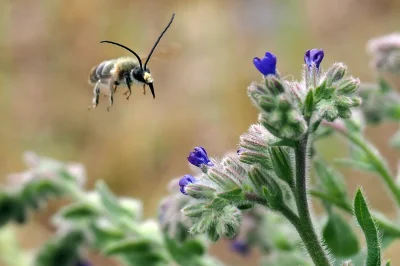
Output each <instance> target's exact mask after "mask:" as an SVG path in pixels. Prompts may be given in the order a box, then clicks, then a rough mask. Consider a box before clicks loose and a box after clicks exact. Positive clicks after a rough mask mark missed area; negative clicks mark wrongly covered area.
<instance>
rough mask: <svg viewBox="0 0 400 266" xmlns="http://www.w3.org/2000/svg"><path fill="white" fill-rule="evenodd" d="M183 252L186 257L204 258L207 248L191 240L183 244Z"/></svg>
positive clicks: (199, 242)
mask: <svg viewBox="0 0 400 266" xmlns="http://www.w3.org/2000/svg"><path fill="white" fill-rule="evenodd" d="M182 251H183V253H184V254H186V255H187V254H191V255H194V256H203V255H204V254H205V252H206V248H205V246H204V244H203V243H202V242H201V241H199V240H196V239H190V240H187V241H185V242H184V243H183V246H182Z"/></svg>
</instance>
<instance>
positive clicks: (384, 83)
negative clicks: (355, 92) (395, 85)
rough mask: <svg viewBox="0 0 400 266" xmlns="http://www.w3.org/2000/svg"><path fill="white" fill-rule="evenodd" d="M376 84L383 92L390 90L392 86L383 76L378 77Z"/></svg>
mask: <svg viewBox="0 0 400 266" xmlns="http://www.w3.org/2000/svg"><path fill="white" fill-rule="evenodd" d="M378 84H379V88H380V91H381V92H383V93H387V92H389V91H391V90H392V87H391V86H390V85H389V83H388V82H387V81H386V80H384V79H383V78H380V79H379V80H378Z"/></svg>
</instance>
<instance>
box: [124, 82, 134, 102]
mask: <svg viewBox="0 0 400 266" xmlns="http://www.w3.org/2000/svg"><path fill="white" fill-rule="evenodd" d="M125 83H126V86H127V87H128V91H127V92H125V93H124V95H128V96H127V97H126V99H127V100H129V97H131V94H132V90H131V85H132V81H131V79H130V78H126V79H125Z"/></svg>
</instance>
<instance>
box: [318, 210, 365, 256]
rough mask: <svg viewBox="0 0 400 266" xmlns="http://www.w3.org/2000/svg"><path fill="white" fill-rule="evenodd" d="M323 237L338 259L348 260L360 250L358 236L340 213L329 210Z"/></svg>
mask: <svg viewBox="0 0 400 266" xmlns="http://www.w3.org/2000/svg"><path fill="white" fill-rule="evenodd" d="M322 235H323V237H324V241H325V243H326V245H327V247H328V248H329V250H330V251H331V252H332V254H333V255H334V256H335V257H337V258H348V257H350V256H352V255H354V254H356V253H357V252H358V250H359V243H358V240H357V236H356V235H355V233H354V232H353V230H352V229H351V226H350V225H349V223H348V222H347V221H346V220H345V219H344V218H343V217H342V216H341V215H339V214H338V213H336V212H335V211H333V210H330V209H329V208H328V222H327V223H326V225H325V227H324V229H323V232H322Z"/></svg>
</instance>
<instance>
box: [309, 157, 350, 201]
mask: <svg viewBox="0 0 400 266" xmlns="http://www.w3.org/2000/svg"><path fill="white" fill-rule="evenodd" d="M314 168H315V171H316V173H317V176H318V178H319V179H318V181H319V186H320V188H321V190H322V191H325V192H326V193H327V194H329V195H331V196H332V197H335V198H338V199H340V200H342V201H346V199H347V191H346V185H345V183H344V181H343V177H342V175H341V174H340V173H339V172H337V171H335V170H334V169H333V168H331V167H329V166H328V164H327V163H326V162H325V161H323V160H322V159H320V158H316V159H315V160H314Z"/></svg>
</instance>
